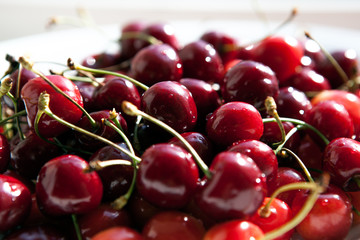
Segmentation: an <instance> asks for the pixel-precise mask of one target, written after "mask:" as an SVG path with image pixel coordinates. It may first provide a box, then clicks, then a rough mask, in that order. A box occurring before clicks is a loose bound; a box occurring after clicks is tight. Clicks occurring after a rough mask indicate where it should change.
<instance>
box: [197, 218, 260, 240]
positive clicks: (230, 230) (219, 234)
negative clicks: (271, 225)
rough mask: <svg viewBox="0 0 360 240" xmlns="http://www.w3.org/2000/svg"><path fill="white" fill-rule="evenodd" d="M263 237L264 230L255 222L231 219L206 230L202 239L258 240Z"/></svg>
mask: <svg viewBox="0 0 360 240" xmlns="http://www.w3.org/2000/svg"><path fill="white" fill-rule="evenodd" d="M263 237H264V232H263V231H262V230H261V228H260V227H258V226H257V225H256V224H254V223H252V222H250V221H245V220H232V221H226V222H223V223H220V224H218V225H215V226H214V227H212V228H210V229H209V230H208V231H207V232H206V234H205V237H204V240H235V239H254V240H259V239H262V238H263Z"/></svg>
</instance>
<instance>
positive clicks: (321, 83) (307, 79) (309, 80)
mask: <svg viewBox="0 0 360 240" xmlns="http://www.w3.org/2000/svg"><path fill="white" fill-rule="evenodd" d="M283 85H284V86H291V87H293V88H295V89H297V90H299V91H302V92H310V93H311V92H320V91H323V90H329V89H330V88H331V87H330V83H329V81H328V80H327V79H326V78H325V77H324V76H322V75H320V74H319V73H317V72H315V71H314V70H312V69H310V68H302V69H301V70H300V71H297V72H296V73H294V74H293V75H291V76H290V77H289V78H288V79H287V81H286V82H284V84H283Z"/></svg>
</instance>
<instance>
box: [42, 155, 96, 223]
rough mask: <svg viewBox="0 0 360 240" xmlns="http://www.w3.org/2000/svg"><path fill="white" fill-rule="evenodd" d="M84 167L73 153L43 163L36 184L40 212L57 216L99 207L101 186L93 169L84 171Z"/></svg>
mask: <svg viewBox="0 0 360 240" xmlns="http://www.w3.org/2000/svg"><path fill="white" fill-rule="evenodd" d="M88 167H89V165H88V163H87V162H86V161H85V160H84V159H82V158H80V157H78V156H76V155H62V156H59V157H56V158H53V159H52V160H50V161H49V162H47V163H46V164H45V165H44V166H43V167H42V168H41V170H40V172H39V176H38V180H37V183H36V196H37V200H38V204H39V208H40V209H41V211H43V212H44V213H45V214H47V215H53V216H59V215H67V214H81V213H86V212H88V211H90V210H92V209H95V208H96V207H97V206H99V204H100V202H101V198H102V192H103V187H102V184H101V180H100V177H99V176H98V174H97V173H96V172H91V173H85V172H84V171H85V169H87V168H88ZM74 183H76V184H74Z"/></svg>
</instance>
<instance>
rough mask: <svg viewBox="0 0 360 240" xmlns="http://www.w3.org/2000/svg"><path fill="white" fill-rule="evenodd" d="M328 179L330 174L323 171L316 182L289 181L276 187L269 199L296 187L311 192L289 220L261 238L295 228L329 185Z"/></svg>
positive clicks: (267, 237)
mask: <svg viewBox="0 0 360 240" xmlns="http://www.w3.org/2000/svg"><path fill="white" fill-rule="evenodd" d="M329 181H330V175H329V174H327V173H324V174H323V175H321V176H320V179H319V181H317V182H300V183H289V184H287V185H284V186H282V187H280V188H279V189H277V190H276V191H275V192H274V193H273V194H272V195H271V199H273V198H275V197H276V196H277V195H278V194H280V193H281V192H284V191H290V190H296V189H307V190H310V191H311V193H310V194H309V196H308V198H307V200H306V202H305V204H304V205H303V207H302V208H301V209H300V211H299V212H298V213H297V214H296V215H295V216H294V217H293V218H292V219H291V220H290V221H289V222H287V223H285V224H284V225H282V226H280V227H279V228H277V229H274V230H272V231H270V232H267V233H266V234H265V236H264V238H262V240H270V239H274V238H276V237H279V236H281V235H283V234H284V233H286V232H288V231H290V230H291V229H293V228H295V227H296V226H297V225H298V224H299V223H301V221H302V220H304V218H305V217H306V216H307V215H308V214H309V212H310V211H311V209H312V208H313V206H314V204H315V202H316V200H317V199H318V197H319V195H320V194H321V193H323V192H324V191H325V190H326V188H327V187H328V185H329ZM271 199H270V200H269V201H268V203H267V204H269V202H271ZM265 207H266V205H265Z"/></svg>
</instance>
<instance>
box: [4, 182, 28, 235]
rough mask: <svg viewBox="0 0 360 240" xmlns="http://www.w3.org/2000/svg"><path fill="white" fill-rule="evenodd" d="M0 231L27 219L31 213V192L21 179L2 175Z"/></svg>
mask: <svg viewBox="0 0 360 240" xmlns="http://www.w3.org/2000/svg"><path fill="white" fill-rule="evenodd" d="M0 195H1V198H0V232H6V231H8V230H10V229H12V228H14V227H16V226H18V225H20V224H21V223H23V222H24V221H25V219H26V218H27V216H28V215H29V213H30V208H31V193H30V191H29V189H28V188H27V187H26V186H25V185H24V184H23V183H22V182H20V181H19V180H17V179H15V178H13V177H10V176H6V175H0Z"/></svg>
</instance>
